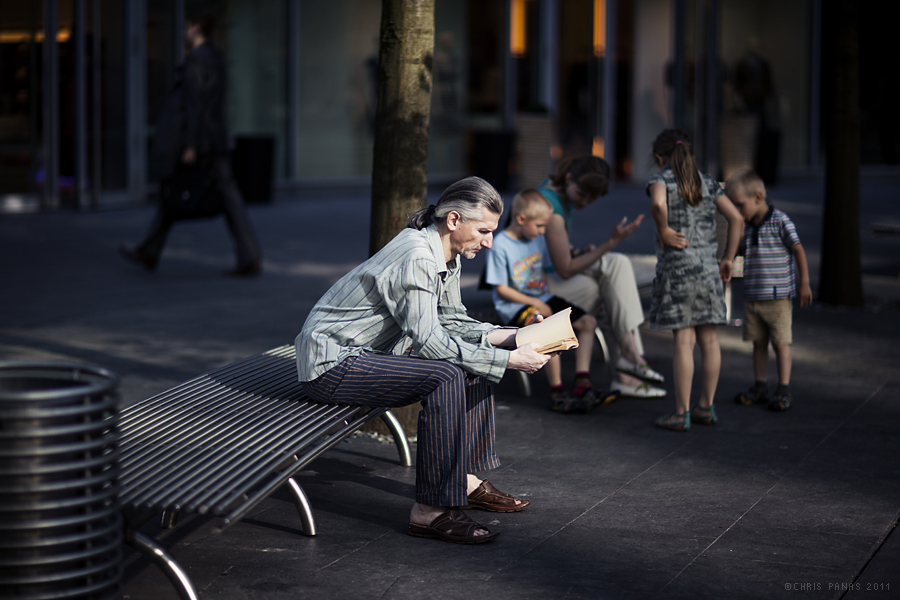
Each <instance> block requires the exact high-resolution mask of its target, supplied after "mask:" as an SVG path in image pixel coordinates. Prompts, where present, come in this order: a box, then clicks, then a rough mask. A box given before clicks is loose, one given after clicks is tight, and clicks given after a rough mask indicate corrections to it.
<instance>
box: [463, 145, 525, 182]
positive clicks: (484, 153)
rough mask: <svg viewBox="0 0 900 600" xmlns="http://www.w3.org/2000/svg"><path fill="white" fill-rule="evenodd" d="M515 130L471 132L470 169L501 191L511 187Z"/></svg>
mask: <svg viewBox="0 0 900 600" xmlns="http://www.w3.org/2000/svg"><path fill="white" fill-rule="evenodd" d="M515 142H516V134H515V132H513V131H493V130H475V131H472V132H471V138H470V144H471V146H470V149H469V163H470V164H469V170H470V172H471V173H472V174H473V175H477V176H478V177H481V178H482V179H484V180H485V181H487V182H488V183H490V184H491V185H493V186H494V187H495V188H497V189H498V190H500V191H503V190H507V189H509V187H510V161H511V160H512V159H513V152H514V151H515Z"/></svg>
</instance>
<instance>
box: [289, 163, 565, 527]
mask: <svg viewBox="0 0 900 600" xmlns="http://www.w3.org/2000/svg"><path fill="white" fill-rule="evenodd" d="M502 213H503V200H502V199H501V198H500V195H499V194H498V193H497V191H496V190H495V189H494V188H493V187H491V185H490V184H488V183H487V182H485V181H484V180H482V179H479V178H477V177H468V178H466V179H463V180H461V181H458V182H456V183H454V184H452V185H451V186H450V187H449V188H447V189H446V190H445V191H444V193H443V194H442V195H441V198H440V200H439V201H438V203H437V206H434V205H432V206H429V207H428V208H425V209H422V210H420V211H418V212H417V213H415V214H413V215H412V216H411V217H410V219H409V222H408V223H407V228H406V229H404V230H403V231H402V232H400V233H399V234H398V235H397V236H396V237H395V238H394V239H393V240H391V241H390V242H389V243H388V244H387V245H386V246H385V247H384V248H382V249H381V250H380V251H379V252H378V253H376V254H375V255H374V256H372V257H371V258H370V259H369V260H367V261H366V262H364V263H362V264H361V265H360V266H358V267H356V268H355V269H353V270H352V271H351V272H350V273H348V274H347V275H345V276H344V277H343V278H342V279H341V280H340V281H338V282H337V283H336V284H334V286H332V288H331V289H330V290H329V291H328V292H327V293H326V294H325V295H324V296H323V297H322V298H321V299H320V300H319V302H318V303H317V304H316V305H315V307H313V309H312V311H311V312H310V314H309V317H308V318H307V320H306V323H305V324H304V326H303V330H302V331H301V332H300V334H299V335H298V336H297V339H296V342H295V343H296V346H297V369H298V372H299V376H300V381H301V382H303V386H304V388H305V390H306V393H307V394H308V395H309V397H310V398H311V399H313V400H316V401H319V402H329V403H341V404H362V405H370V406H388V407H394V406H406V405H409V404H413V403H415V402H422V405H423V408H422V411H421V412H420V413H419V421H418V443H417V454H416V501H415V504H413V507H412V510H411V511H410V519H409V520H410V523H409V534H410V535H413V536H418V537H427V538H436V539H442V540H446V541H449V542H455V543H463V544H477V543H483V542H488V541H490V540H492V539H494V538H496V537H497V536H498V535H499V532H497V531H491V530H489V529H488V528H486V527H484V526H482V525H480V524H478V523H476V522H475V521H473V520H472V519H470V518H469V517H468V516H467V515H466V514H465V513H463V512H462V510H461V508H481V509H484V510H489V511H494V512H516V511H520V510H523V509H524V508H526V507H527V506H528V505H529V504H530V503H529V501H527V500H524V501H520V500H517V499H515V498H514V497H513V496H510V495H509V494H504V493H503V492H500V491H499V490H497V489H496V488H494V487H493V486H492V485H491V484H490V482H488V481H482V480H479V479H478V478H477V477H475V475H474V473H476V472H479V471H484V470H487V469H493V468H496V467H498V466H499V464H500V461H499V460H498V458H497V455H496V453H495V452H494V435H495V430H494V396H493V392H492V390H491V387H490V385H489V383H488V382H493V383H496V382H498V381H499V380H500V378H501V377H502V376H503V373H504V371H505V370H506V369H507V368H509V369H516V370H519V371H524V372H526V373H534V372H535V371H537V370H538V369H540V368H541V367H543V366H544V365H545V364H546V363H547V361H548V360H550V356H548V355H543V354H539V353H537V352H535V344H529V345H527V346H523V347H521V348H517V349H512V350H505V349H503V348H501V347H502V346H511V347H514V346H515V333H516V329H509V328H505V329H504V328H498V327H496V326H494V325H489V324H486V323H481V322H480V321H476V320H474V319H471V318H470V317H468V316H467V315H466V310H465V307H464V306H463V304H462V300H461V296H460V290H459V276H460V260H459V256H460V255H462V256H464V257H466V258H470V259H471V258H474V257H475V255H476V254H477V253H478V251H479V250H481V249H482V248H490V247H491V243H492V241H493V232H494V230H496V229H497V224H498V221H499V218H500V215H501V214H502Z"/></svg>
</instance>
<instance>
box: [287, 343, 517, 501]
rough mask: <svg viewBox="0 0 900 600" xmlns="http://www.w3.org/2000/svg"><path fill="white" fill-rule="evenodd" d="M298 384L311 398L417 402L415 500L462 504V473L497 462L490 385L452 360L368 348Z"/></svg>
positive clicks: (366, 403) (382, 403) (365, 402)
mask: <svg viewBox="0 0 900 600" xmlns="http://www.w3.org/2000/svg"><path fill="white" fill-rule="evenodd" d="M303 387H304V389H305V390H306V393H307V395H308V396H309V397H310V398H312V399H313V400H316V401H318V402H327V403H340V404H354V405H363V406H387V407H397V406H407V405H409V404H413V403H414V402H419V401H421V402H422V405H423V406H422V411H421V412H420V413H419V422H418V442H417V444H416V502H419V503H420V504H427V505H430V506H464V505H466V504H468V495H467V493H466V492H467V490H466V483H467V481H466V474H467V473H475V472H477V471H484V470H487V469H494V468H496V467H498V466H500V461H499V459H498V458H497V454H496V453H495V451H494V436H495V425H494V394H493V391H492V390H491V386H490V385H489V384H488V382H487V381H485V380H484V379H482V378H481V377H475V376H472V375H469V374H467V373H466V372H465V371H463V370H462V369H461V368H459V367H457V366H456V365H453V364H451V363H448V362H445V361H441V360H428V359H423V358H417V357H414V356H394V355H391V354H377V353H372V352H367V353H364V354H362V355H360V356H354V357H350V358H347V359H345V360H343V361H342V362H341V363H339V364H338V365H336V366H334V367H332V368H331V369H329V370H328V371H327V372H326V373H325V374H324V375H322V376H320V377H318V378H316V379H315V380H313V381H309V382H304V383H303Z"/></svg>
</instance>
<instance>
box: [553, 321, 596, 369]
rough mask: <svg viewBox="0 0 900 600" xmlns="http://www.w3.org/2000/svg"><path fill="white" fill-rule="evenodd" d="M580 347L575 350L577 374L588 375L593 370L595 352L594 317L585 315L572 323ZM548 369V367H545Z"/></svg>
mask: <svg viewBox="0 0 900 600" xmlns="http://www.w3.org/2000/svg"><path fill="white" fill-rule="evenodd" d="M572 327H573V328H574V329H575V337H576V338H578V347H577V348H576V349H575V372H576V373H587V372H589V371H590V370H591V353H592V352H593V350H594V329H596V327H597V319H595V318H594V317H593V316H592V315H583V316H582V317H581V318H580V319H578V320H577V321H575V322H574V323H572ZM545 368H546V367H545Z"/></svg>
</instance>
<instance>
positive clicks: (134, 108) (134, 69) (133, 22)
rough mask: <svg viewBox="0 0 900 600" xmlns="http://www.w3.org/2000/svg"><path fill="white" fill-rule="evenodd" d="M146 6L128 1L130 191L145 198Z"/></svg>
mask: <svg viewBox="0 0 900 600" xmlns="http://www.w3.org/2000/svg"><path fill="white" fill-rule="evenodd" d="M146 13H147V11H146V5H145V0H132V1H131V2H128V3H127V4H126V9H125V15H126V16H125V21H126V28H127V31H126V34H125V40H126V52H127V55H128V57H127V59H126V62H125V64H126V71H125V84H126V86H127V87H126V103H127V104H126V106H127V111H128V117H127V120H126V125H125V127H126V140H127V141H128V145H127V147H126V153H127V157H126V164H127V177H128V192H129V194H130V196H131V197H132V198H137V199H140V200H143V199H144V194H145V192H146V189H145V188H146V182H147V160H146V158H147V150H146V147H147V122H146V121H147V110H146V103H147V71H146V56H147V48H146V29H145V22H146Z"/></svg>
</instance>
